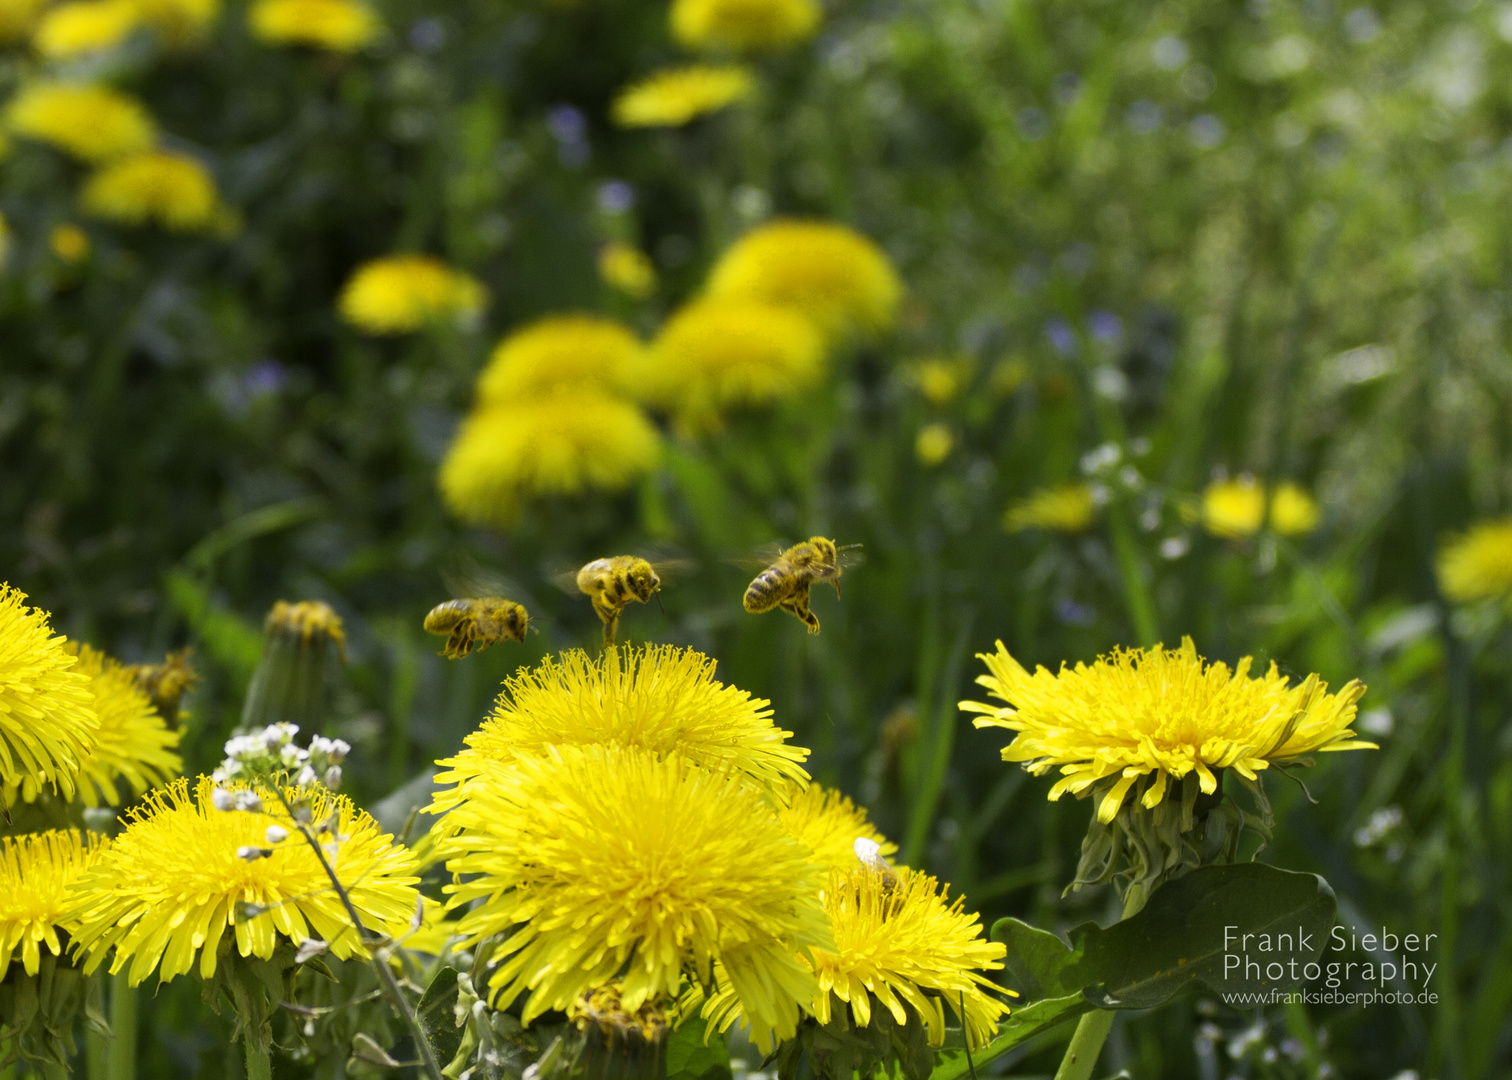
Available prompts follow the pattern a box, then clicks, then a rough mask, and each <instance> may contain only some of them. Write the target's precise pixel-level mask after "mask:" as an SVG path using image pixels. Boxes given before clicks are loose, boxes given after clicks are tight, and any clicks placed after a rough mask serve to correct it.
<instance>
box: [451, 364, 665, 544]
mask: <svg viewBox="0 0 1512 1080" xmlns="http://www.w3.org/2000/svg"><path fill="white" fill-rule="evenodd" d="M660 443H661V440H660V436H658V435H657V432H656V428H655V427H653V426H652V425H651V422H650V421H649V420H647V419H646V417H645V414H643V413H642V412H641V411H640V410H639V409H638V408H636V407H635V406H634V405H632V404H631V403H629V402H627V401H621V400H619V399H618V398H614V397H610V396H608V395H606V394H595V393H592V392H590V393H586V394H583V395H557V396H555V397H552V398H547V399H543V400H540V401H534V402H529V403H525V404H519V405H499V406H495V407H489V408H484V409H479V410H478V411H477V412H475V413H473V414H472V415H471V416H470V417H468V418H467V419H466V420H465V421H463V424H462V428H461V430H460V431H459V432H458V433H457V438H456V440H455V441H454V442H453V443H452V445H451V449H450V450H448V451H447V454H446V460H445V461H443V462H442V463H441V473H440V485H441V494H442V497H443V498H444V499H445V501H446V505H447V506H448V507H450V508H451V511H452V512H453V513H454V514H456V515H457V516H458V517H459V518H461V519H462V520H464V521H470V522H475V523H477V524H495V525H509V524H511V523H512V522H513V521H514V519H515V518H516V516H517V515H518V513H519V509H520V505H521V503H522V502H523V501H524V500H525V499H528V498H531V497H533V496H550V495H577V494H580V493H582V492H585V491H622V490H624V489H625V488H626V487H628V486H629V485H630V484H631V483H632V482H633V481H635V480H636V479H637V478H638V477H640V476H642V475H643V474H645V473H646V472H649V471H650V469H651V467H652V466H653V465H655V464H656V459H657V455H658V454H659V452H660Z"/></svg>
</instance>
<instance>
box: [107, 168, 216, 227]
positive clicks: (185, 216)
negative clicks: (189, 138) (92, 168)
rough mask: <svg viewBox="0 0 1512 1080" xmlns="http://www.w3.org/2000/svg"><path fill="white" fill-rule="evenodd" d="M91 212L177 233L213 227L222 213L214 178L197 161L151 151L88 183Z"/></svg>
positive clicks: (123, 222) (123, 223) (124, 222)
mask: <svg viewBox="0 0 1512 1080" xmlns="http://www.w3.org/2000/svg"><path fill="white" fill-rule="evenodd" d="M80 203H81V205H82V207H83V209H84V212H85V213H86V214H89V215H91V216H92V217H97V218H101V219H103V220H105V221H113V222H115V223H117V224H120V225H148V224H156V225H160V226H162V227H163V228H165V229H169V230H171V231H173V232H194V231H197V230H203V229H209V228H213V227H214V226H215V225H216V223H217V221H218V220H219V217H220V196H219V195H218V193H217V192H216V189H215V179H214V178H213V177H212V176H211V175H210V170H208V169H206V168H205V166H204V165H203V164H201V163H200V162H199V160H198V159H196V158H192V157H190V156H189V155H188V154H179V153H174V152H171V151H166V150H146V151H143V152H142V153H139V154H130V155H128V156H126V157H122V158H117V159H116V160H114V161H112V162H110V163H108V164H106V165H104V166H103V167H101V168H100V169H99V171H97V172H96V173H95V174H94V175H93V176H91V177H90V178H89V179H88V180H87V181H86V182H85V184H84V190H83V193H82V194H81V195H80Z"/></svg>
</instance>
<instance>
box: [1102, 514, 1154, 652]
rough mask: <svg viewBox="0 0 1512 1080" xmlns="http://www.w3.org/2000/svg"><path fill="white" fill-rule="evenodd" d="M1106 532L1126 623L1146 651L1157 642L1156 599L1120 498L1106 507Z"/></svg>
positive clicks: (1132, 528) (1132, 527) (1131, 525)
mask: <svg viewBox="0 0 1512 1080" xmlns="http://www.w3.org/2000/svg"><path fill="white" fill-rule="evenodd" d="M1107 515H1108V532H1109V533H1110V534H1111V535H1112V539H1113V554H1114V555H1115V556H1116V557H1117V559H1118V576H1119V579H1120V580H1121V581H1122V583H1123V592H1124V602H1125V603H1126V604H1128V606H1129V621H1130V622H1132V623H1133V624H1134V634H1135V636H1136V637H1138V638H1139V643H1140V644H1141V645H1143V646H1145V647H1146V648H1149V647H1150V646H1152V645H1158V644H1159V643H1160V623H1159V622H1158V621H1157V619H1156V617H1155V598H1154V596H1152V595H1151V593H1150V583H1149V582H1148V581H1147V580H1145V568H1144V563H1143V561H1142V560H1141V559H1140V557H1139V544H1138V542H1137V541H1136V540H1135V538H1134V526H1133V523H1132V522H1131V521H1130V520H1129V507H1128V505H1127V504H1126V503H1125V502H1123V501H1122V500H1119V499H1114V500H1113V501H1112V502H1110V503H1109V504H1108V508H1107Z"/></svg>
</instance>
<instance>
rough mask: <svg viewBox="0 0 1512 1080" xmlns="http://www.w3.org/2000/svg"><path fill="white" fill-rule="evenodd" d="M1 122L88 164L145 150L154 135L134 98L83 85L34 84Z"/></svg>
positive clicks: (19, 96)
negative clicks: (4, 121)
mask: <svg viewBox="0 0 1512 1080" xmlns="http://www.w3.org/2000/svg"><path fill="white" fill-rule="evenodd" d="M6 119H7V122H8V123H9V126H10V130H11V131H13V132H14V133H16V134H17V135H25V136H26V137H27V138H31V139H36V140H38V141H39V142H45V143H51V144H52V145H54V146H56V147H58V149H60V150H63V151H66V152H67V153H69V154H72V155H73V156H74V157H76V158H78V159H80V160H81V161H87V162H101V161H107V160H109V159H110V158H113V157H119V156H121V155H122V154H131V153H135V152H137V151H139V150H146V149H147V148H148V147H149V146H151V145H152V140H153V139H154V138H155V137H156V134H157V130H156V127H155V126H154V124H153V122H152V117H150V116H148V115H147V110H146V109H144V108H142V106H141V103H140V102H138V101H137V100H136V99H135V98H132V97H128V96H127V95H125V94H122V93H120V92H118V91H115V90H112V89H110V88H109V87H105V86H92V85H89V84H84V83H79V84H74V83H61V82H44V83H33V84H32V85H31V86H28V87H26V88H25V89H23V90H22V91H21V92H20V93H18V94H17V95H16V96H15V98H13V99H12V100H11V103H10V107H9V108H8V109H7V110H6Z"/></svg>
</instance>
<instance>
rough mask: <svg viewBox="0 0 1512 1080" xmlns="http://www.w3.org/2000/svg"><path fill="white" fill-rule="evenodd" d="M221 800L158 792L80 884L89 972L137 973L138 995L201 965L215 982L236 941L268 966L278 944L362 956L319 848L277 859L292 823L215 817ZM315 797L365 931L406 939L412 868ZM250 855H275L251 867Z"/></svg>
mask: <svg viewBox="0 0 1512 1080" xmlns="http://www.w3.org/2000/svg"><path fill="white" fill-rule="evenodd" d="M213 788H214V782H213V781H212V780H211V779H210V778H209V777H201V778H200V779H199V781H198V783H196V784H195V785H194V789H193V795H192V796H191V793H190V785H189V782H188V781H187V780H178V781H175V782H174V783H172V784H170V785H168V786H167V787H166V788H163V789H160V790H158V791H155V792H152V793H151V794H150V795H148V796H147V798H146V800H145V801H144V802H143V804H142V805H141V806H139V807H136V808H134V809H132V810H130V811H128V813H127V825H126V829H125V831H124V832H122V833H121V835H120V836H118V837H117V838H116V839H115V841H114V842H112V844H111V845H110V847H109V849H107V851H106V853H105V855H104V856H103V857H102V858H100V860H99V861H98V862H97V863H96V864H95V866H94V867H93V869H92V870H91V871H90V872H89V873H88V874H86V875H85V876H83V877H82V878H81V879H80V880H79V883H78V885H77V903H78V929H77V931H76V933H75V935H74V937H75V941H76V942H77V944H78V946H79V948H80V949H81V950H82V951H83V953H84V954H85V955H86V956H87V961H86V963H85V968H86V970H88V971H93V970H94V969H95V968H97V967H98V966H99V965H100V964H101V963H102V962H103V961H104V960H105V958H106V956H107V954H109V955H113V957H114V959H113V960H112V961H111V965H110V970H111V971H112V972H116V971H120V970H121V969H122V968H127V979H128V981H129V982H130V984H131V985H133V986H135V985H137V984H138V983H140V982H141V981H142V980H143V979H145V978H147V976H149V975H151V974H152V973H153V971H157V973H158V980H159V982H167V981H169V980H170V979H172V978H174V977H175V976H178V975H182V974H184V973H185V972H188V971H190V970H192V969H193V968H194V966H195V959H196V954H197V955H198V960H199V964H198V972H199V976H200V977H201V978H203V979H208V978H210V977H211V976H213V975H214V974H215V969H216V964H217V954H218V951H219V946H220V941H221V938H222V936H223V935H224V934H225V933H226V932H227V931H228V930H229V931H231V932H232V934H233V935H234V938H235V949H236V951H237V952H238V953H239V954H240V955H241V956H244V957H246V956H257V957H261V958H262V959H265V960H266V959H268V958H270V957H271V956H272V955H273V951H274V949H275V947H276V946H277V944H278V940H279V938H280V937H282V938H284V939H286V940H288V941H291V942H293V943H295V944H298V943H299V942H301V941H303V940H305V939H306V938H309V937H315V938H319V939H320V940H322V941H326V942H329V945H330V951H331V953H332V954H333V955H335V956H338V957H347V956H351V955H353V954H354V953H360V951H361V942H360V940H359V938H358V936H357V934H356V932H355V930H354V929H353V928H352V927H351V924H350V921H349V920H348V917H347V913H346V910H345V909H344V908H343V906H342V903H341V900H340V898H339V897H338V896H337V895H336V894H335V892H334V891H333V890H332V888H331V884H330V879H329V878H328V877H327V876H326V873H325V870H324V869H322V867H321V865H320V862H319V860H318V859H317V857H316V856H315V853H314V852H313V851H312V850H311V848H310V846H309V845H308V844H306V843H303V842H300V841H298V840H287V841H285V842H284V843H281V844H277V845H275V846H273V847H271V848H269V847H268V840H267V834H268V829H269V827H270V826H280V827H282V826H284V825H287V818H284V819H279V818H275V817H273V816H271V815H269V814H267V813H260V812H254V811H250V810H219V809H216V808H215V807H214V806H213V805H212V803H211V798H210V795H211V791H212V790H213ZM305 797H306V798H309V799H310V800H311V805H310V812H311V814H312V815H313V817H314V819H315V820H324V819H326V818H328V817H330V816H331V815H332V814H335V815H336V826H335V832H336V835H337V836H338V837H344V839H342V840H340V842H339V846H338V847H337V849H336V858H335V859H334V860H333V861H334V864H335V870H336V875H337V878H338V879H339V880H340V881H341V883H342V885H343V887H344V888H345V889H346V891H347V893H348V895H349V897H350V898H351V901H352V904H353V905H354V906H355V908H356V909H357V912H358V914H359V915H360V916H361V917H362V919H363V921H364V923H365V924H366V928H367V929H368V930H370V931H373V932H376V933H385V934H392V935H394V936H398V935H400V934H402V933H404V932H405V930H406V929H407V928H408V925H409V921H410V918H411V916H412V915H413V914H414V911H415V905H416V902H417V893H416V892H415V887H414V886H415V882H416V881H417V880H418V879H417V878H415V877H414V876H413V873H412V871H413V868H414V858H413V856H411V855H410V853H409V852H408V851H407V850H406V849H405V848H403V847H402V846H400V845H397V844H395V843H394V842H393V839H392V838H391V837H389V836H386V835H383V834H381V833H380V832H379V830H378V826H377V824H376V823H375V822H374V821H373V819H372V818H370V817H369V816H368V815H367V814H366V813H363V812H362V811H360V810H358V809H356V808H355V807H354V806H353V805H352V804H351V802H350V801H349V800H347V799H344V798H342V797H340V796H333V795H327V794H325V793H323V792H318V791H317V792H315V793H313V794H309V793H306V795H305ZM262 802H263V803H264V804H265V805H276V804H277V797H276V795H274V794H273V793H270V792H268V793H263V796H262ZM239 851H240V852H242V854H238V852H239ZM248 851H258V852H263V851H266V854H265V855H263V856H262V857H258V858H249V857H248V856H247V854H245V853H246V852H248ZM112 950H113V952H112ZM128 963H129V965H130V966H129V968H128V967H127V965H128Z"/></svg>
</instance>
